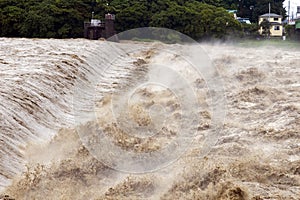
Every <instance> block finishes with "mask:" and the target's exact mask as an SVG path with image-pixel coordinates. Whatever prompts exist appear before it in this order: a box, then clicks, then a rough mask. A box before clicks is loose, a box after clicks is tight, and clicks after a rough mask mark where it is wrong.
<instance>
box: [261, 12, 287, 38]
mask: <svg viewBox="0 0 300 200" xmlns="http://www.w3.org/2000/svg"><path fill="white" fill-rule="evenodd" d="M264 19H266V20H269V22H270V23H271V27H270V36H275V37H276V36H277V37H281V36H282V35H283V25H282V16H280V15H276V14H274V13H271V14H270V16H269V14H264V15H261V16H260V17H259V19H258V24H259V25H260V24H261V23H262V22H263V21H264ZM259 33H260V34H261V35H262V33H263V29H262V27H261V28H260V30H259Z"/></svg>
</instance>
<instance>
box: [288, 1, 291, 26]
mask: <svg viewBox="0 0 300 200" xmlns="http://www.w3.org/2000/svg"><path fill="white" fill-rule="evenodd" d="M290 11H291V1H290V0H289V5H288V24H289V23H290V20H291V18H290Z"/></svg>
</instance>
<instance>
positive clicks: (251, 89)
mask: <svg viewBox="0 0 300 200" xmlns="http://www.w3.org/2000/svg"><path fill="white" fill-rule="evenodd" d="M0 44H1V45H0V67H1V71H0V86H1V87H0V119H1V121H0V128H1V129H0V143H1V145H0V199H2V196H1V194H3V196H4V195H9V197H11V198H14V199H180V198H181V199H182V198H184V199H228V200H229V199H278V200H279V199H295V200H296V199H299V196H300V133H299V130H300V120H299V119H300V104H299V102H300V96H299V94H300V66H299V65H300V59H299V58H300V51H299V49H286V48H277V47H276V48H275V47H271V46H267V47H258V48H251V47H241V46H234V45H224V44H215V45H212V44H202V45H201V47H202V48H203V49H204V50H205V52H206V54H207V55H208V56H209V57H210V59H211V61H212V64H213V65H214V66H215V67H216V68H217V69H218V71H219V74H220V75H221V78H222V80H223V83H224V85H223V87H224V89H225V91H224V97H226V105H227V108H226V112H227V117H226V118H225V121H224V125H223V127H222V131H220V132H222V133H220V135H219V137H218V138H217V139H218V140H217V141H216V144H214V145H212V146H211V147H210V151H209V152H208V153H207V154H205V156H203V155H204V154H203V151H204V150H203V146H205V142H207V141H209V139H208V140H207V137H208V136H209V134H210V133H211V131H212V130H211V129H212V124H211V123H212V119H213V117H214V116H213V115H214V113H212V110H211V108H210V107H211V105H212V104H214V103H215V102H211V99H210V98H209V96H210V95H211V96H213V97H214V96H215V95H216V94H215V93H214V91H213V90H211V89H212V88H209V87H207V86H209V85H207V82H206V81H208V80H205V79H203V77H202V78H201V77H197V76H195V75H194V74H195V73H194V71H193V70H189V69H190V68H189V64H188V62H185V61H183V60H182V59H180V55H181V53H182V54H184V52H181V51H183V50H182V49H183V46H181V45H167V44H162V43H156V42H155V43H142V42H123V43H120V44H115V43H114V44H112V43H110V42H105V41H88V40H83V39H76V40H75V39H70V40H54V39H44V40H43V39H8V38H0ZM103 47H104V48H103ZM162 49H172V51H173V52H177V53H178V55H174V54H168V53H166V52H167V51H165V52H163V53H162ZM122 52H127V54H126V55H124V57H122V58H119V59H116V57H117V56H118V55H123V53H122ZM185 53H187V52H185ZM106 63H113V65H112V66H113V67H110V68H107V65H106ZM155 63H163V64H165V65H172V66H175V69H176V70H178V72H180V73H183V74H185V76H186V77H188V80H187V86H190V87H193V88H194V89H195V90H194V91H195V97H196V102H192V101H187V102H186V103H183V102H184V101H186V100H182V99H180V96H176V95H174V94H173V91H172V90H169V89H168V88H164V87H162V86H161V87H160V86H153V87H150V88H149V87H143V86H141V87H139V88H137V89H136V90H135V91H134V92H135V93H134V95H131V93H130V94H126V93H122V92H123V91H124V90H125V89H126V88H134V87H135V86H136V85H138V83H140V82H142V81H143V80H145V79H149V77H151V76H153V77H154V78H157V76H156V75H157V74H158V73H157V72H156V71H155V70H156V68H155ZM204 70H205V69H204ZM159 72H160V71H159ZM91 74H97V75H99V76H96V77H100V78H99V79H97V80H96V84H95V88H96V89H95V91H89V89H88V88H87V86H88V85H91V84H93V81H92V79H93V78H94V77H91ZM164 74H165V75H164V78H163V81H165V82H166V83H167V82H168V83H169V84H170V85H173V86H174V88H176V90H178V91H181V92H183V93H184V90H185V88H186V87H185V86H186V85H184V84H183V83H182V82H180V81H181V80H180V79H176V81H174V77H176V75H172V73H164ZM211 76H212V77H210V78H211V79H214V78H215V77H214V74H213V73H212V75H211ZM153 80H154V79H153ZM155 80H156V79H155ZM94 81H95V80H94ZM178 82H180V83H178ZM177 84H178V87H177ZM78 85H79V86H78ZM214 89H215V88H214ZM82 94H85V95H82ZM126 95H131V99H132V101H131V102H129V103H128V104H129V107H128V108H129V110H128V111H126V112H125V113H126V115H125V116H124V115H122V114H120V115H118V116H114V115H116V113H117V112H116V111H120V113H122V112H121V111H122V110H121V108H120V109H119V110H118V108H119V107H118V106H119V105H120V104H122V102H124V101H123V98H122V97H124V98H125V97H126ZM137 99H138V100H141V99H142V100H143V101H142V102H139V103H137V102H138V101H135V100H137ZM89 101H91V102H92V103H91V104H88V103H87V102H89ZM113 101H115V102H116V103H115V104H113V106H114V107H115V111H114V112H111V102H113ZM190 102H192V103H190ZM93 103H94V104H93ZM158 103H159V104H158ZM188 103H190V104H188ZM196 103H197V104H199V105H200V108H198V107H196V106H195V104H196ZM185 104H187V105H189V106H190V107H192V108H194V107H195V108H194V110H195V112H197V113H196V114H197V119H198V120H194V117H193V116H192V115H189V117H190V118H188V116H185V115H184V114H183V113H182V110H183V108H184V106H185ZM153 105H159V106H153ZM145 108H147V109H149V112H148V111H147V109H145ZM91 110H95V113H90V111H91ZM78 113H80V115H79V116H78ZM93 115H96V119H97V120H94V119H93ZM128 118H130V119H132V120H133V121H134V122H135V123H136V124H138V125H139V127H143V130H147V129H146V128H145V127H150V128H149V129H150V130H152V129H157V135H156V136H155V137H150V139H149V138H148V139H147V138H143V137H139V136H140V135H137V134H133V133H132V132H135V133H137V132H138V133H140V130H141V129H138V128H137V129H135V131H131V129H130V128H131V124H130V123H129V122H128ZM116 119H117V120H118V121H117V122H116V121H115V120H116ZM164 120H165V121H166V122H167V123H166V125H165V124H163V123H161V122H162V121H164ZM78 121H80V123H78ZM178 121H181V122H184V123H183V124H184V125H185V126H186V127H184V128H183V129H181V128H180V127H179V123H178ZM157 124H160V125H159V126H158V127H156V125H157ZM96 125H101V126H102V127H103V130H104V133H103V134H104V135H105V133H108V134H109V135H110V138H111V140H112V144H113V145H115V146H116V147H118V149H119V151H118V152H123V151H130V152H133V154H134V155H135V154H138V153H141V152H142V153H149V154H151V155H152V154H154V153H155V152H156V151H160V150H161V151H164V150H165V149H166V148H165V147H166V146H168V145H169V144H170V141H176V144H177V143H180V142H182V141H185V139H186V138H187V137H181V135H182V134H188V133H185V132H188V131H186V130H188V129H191V130H192V131H194V132H195V134H194V135H193V138H192V139H193V142H192V143H189V141H187V142H186V143H185V142H184V143H183V146H184V147H185V146H186V145H187V146H188V148H185V150H186V151H184V152H180V153H182V154H180V157H179V158H178V159H177V157H176V155H177V151H175V150H176V145H174V149H175V150H174V151H173V153H174V159H173V160H170V161H172V163H171V164H170V165H164V166H163V167H162V168H160V169H159V170H156V171H153V172H151V173H139V174H135V173H128V172H126V169H132V168H130V166H131V165H130V162H131V161H132V160H130V159H127V157H123V160H122V159H121V158H122V155H110V154H108V155H106V154H105V153H106V151H104V152H100V153H99V152H98V150H97V149H96V150H95V146H93V144H94V143H95V144H98V143H99V141H98V140H99V136H98V137H97V138H95V137H94V134H93V132H94V131H95V130H98V129H97V126H96ZM119 126H121V127H123V129H120V128H119ZM95 127H96V128H95ZM128 130H130V131H128ZM184 131H185V132H184ZM183 132H184V133H183ZM82 133H84V134H85V133H88V134H89V137H88V138H84V137H83V135H84V134H82ZM128 133H131V134H128ZM144 134H145V135H144V136H148V135H147V134H148V132H147V131H145V133H144ZM211 137H213V136H211ZM178 138H180V139H178ZM100 139H101V138H100ZM176 139H178V140H176ZM93 142H94V143H93ZM100 142H101V141H100ZM174 143H175V142H174ZM87 144H88V145H87ZM101 147H102V149H104V150H106V149H107V150H108V149H109V148H110V147H106V146H105V144H103V145H102V146H101ZM95 152H96V153H95ZM164 153H170V151H169V150H168V151H166V152H164ZM96 154H97V155H98V156H99V155H100V156H101V157H100V158H99V157H97V156H95V155H96ZM166 155H167V156H168V155H169V154H166ZM113 156H115V157H117V156H120V158H119V157H118V158H119V159H118V160H119V162H118V163H116V162H114V161H108V159H109V158H110V157H113ZM102 157H103V158H105V160H104V162H102V161H103V160H101V158H102ZM128 158H132V157H130V156H128ZM164 158H167V157H164ZM120 159H121V160H120ZM150 160H151V159H150ZM173 161H174V162H173ZM110 162H111V163H110ZM155 162H156V161H155V160H153V162H152V163H151V164H153V166H152V165H151V166H149V163H148V164H147V166H146V165H145V166H144V167H156V166H157V163H155ZM161 162H162V161H161ZM131 167H132V166H131ZM133 167H135V169H136V170H138V171H139V170H140V169H137V168H136V166H133ZM116 169H120V170H116ZM122 169H124V170H122ZM149 169H150V168H149ZM128 171H129V172H130V171H132V170H128ZM146 171H147V170H146ZM3 198H4V197H3Z"/></svg>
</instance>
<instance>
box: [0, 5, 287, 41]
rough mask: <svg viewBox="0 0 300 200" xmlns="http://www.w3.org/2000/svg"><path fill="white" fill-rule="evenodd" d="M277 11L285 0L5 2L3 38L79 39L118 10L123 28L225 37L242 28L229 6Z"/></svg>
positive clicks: (252, 13)
mask: <svg viewBox="0 0 300 200" xmlns="http://www.w3.org/2000/svg"><path fill="white" fill-rule="evenodd" d="M269 1H270V2H271V3H272V12H275V13H278V14H281V15H283V16H285V10H284V8H283V0H1V1H0V36H2V37H3V36H4V37H42V38H50V37H52V38H77V37H82V35H83V22H84V21H86V20H90V18H91V13H92V11H94V13H95V18H103V17H104V14H105V13H108V12H110V13H113V14H116V22H115V27H116V30H117V31H118V32H121V31H125V30H129V29H132V28H138V27H149V26H155V27H165V28H170V29H174V30H177V31H180V32H182V33H184V34H187V35H189V36H191V37H193V38H194V39H201V38H206V37H217V38H221V37H225V36H226V35H228V34H232V33H234V32H238V31H240V30H242V25H241V24H240V23H238V21H236V20H234V18H233V16H232V14H229V13H228V12H227V11H226V9H237V10H238V14H239V16H241V17H249V18H251V19H252V21H257V18H258V16H259V15H261V14H264V13H266V12H268V3H269Z"/></svg>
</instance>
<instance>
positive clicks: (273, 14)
mask: <svg viewBox="0 0 300 200" xmlns="http://www.w3.org/2000/svg"><path fill="white" fill-rule="evenodd" d="M259 17H261V18H268V17H277V18H282V16H281V15H277V14H275V13H270V14H269V13H266V14H263V15H261V16H259Z"/></svg>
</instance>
